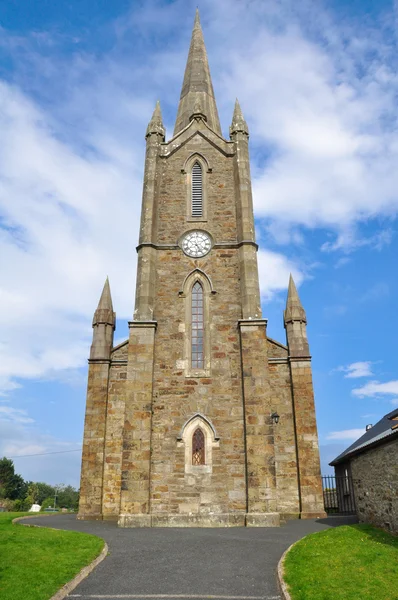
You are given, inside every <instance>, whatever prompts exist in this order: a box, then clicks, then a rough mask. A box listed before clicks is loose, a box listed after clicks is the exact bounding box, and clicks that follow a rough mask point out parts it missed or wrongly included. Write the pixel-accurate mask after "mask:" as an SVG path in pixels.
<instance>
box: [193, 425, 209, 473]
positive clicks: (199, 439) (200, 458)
mask: <svg viewBox="0 0 398 600" xmlns="http://www.w3.org/2000/svg"><path fill="white" fill-rule="evenodd" d="M192 464H193V465H204V464H206V463H205V436H204V433H203V431H202V430H201V429H200V427H198V428H197V429H195V432H194V434H193V436H192Z"/></svg>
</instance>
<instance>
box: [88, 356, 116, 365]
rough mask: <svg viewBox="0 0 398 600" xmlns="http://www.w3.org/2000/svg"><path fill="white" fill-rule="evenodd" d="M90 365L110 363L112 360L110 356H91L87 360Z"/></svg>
mask: <svg viewBox="0 0 398 600" xmlns="http://www.w3.org/2000/svg"><path fill="white" fill-rule="evenodd" d="M87 362H88V364H89V365H92V364H97V365H109V364H110V362H111V359H110V358H89V359H88V360H87Z"/></svg>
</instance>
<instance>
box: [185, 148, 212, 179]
mask: <svg viewBox="0 0 398 600" xmlns="http://www.w3.org/2000/svg"><path fill="white" fill-rule="evenodd" d="M196 157H199V161H198V162H201V161H203V162H204V163H205V165H206V167H207V168H206V173H212V171H213V169H212V167H211V166H210V164H209V161H208V160H207V158H206V157H205V156H204V154H201V153H200V152H194V153H193V154H191V155H190V156H188V158H187V159H186V161H185V162H184V166H183V168H182V169H181V173H182V174H183V175H186V173H187V172H188V169H191V168H192V167H193V165H194V163H195V161H196ZM191 161H192V164H191Z"/></svg>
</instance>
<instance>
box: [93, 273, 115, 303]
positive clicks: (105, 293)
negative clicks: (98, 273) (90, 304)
mask: <svg viewBox="0 0 398 600" xmlns="http://www.w3.org/2000/svg"><path fill="white" fill-rule="evenodd" d="M98 309H99V310H103V309H108V310H112V311H113V305H112V296H111V288H110V285H109V279H108V277H107V278H106V280H105V283H104V287H103V289H102V294H101V298H100V301H99V302H98ZM98 309H97V310H98Z"/></svg>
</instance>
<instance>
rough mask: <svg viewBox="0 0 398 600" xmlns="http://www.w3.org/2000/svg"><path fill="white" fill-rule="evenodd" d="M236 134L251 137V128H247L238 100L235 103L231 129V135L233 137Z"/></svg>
mask: <svg viewBox="0 0 398 600" xmlns="http://www.w3.org/2000/svg"><path fill="white" fill-rule="evenodd" d="M234 133H245V134H246V135H249V128H248V126H247V123H246V120H245V117H244V116H243V113H242V109H241V107H240V104H239V100H238V99H236V101H235V108H234V114H233V117H232V123H231V126H230V128H229V134H230V136H231V137H232V136H233V134H234Z"/></svg>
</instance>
